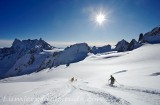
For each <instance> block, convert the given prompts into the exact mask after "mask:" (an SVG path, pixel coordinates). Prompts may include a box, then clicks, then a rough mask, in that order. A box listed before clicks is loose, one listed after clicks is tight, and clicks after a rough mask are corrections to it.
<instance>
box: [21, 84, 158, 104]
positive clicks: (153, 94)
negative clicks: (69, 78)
mask: <svg viewBox="0 0 160 105" xmlns="http://www.w3.org/2000/svg"><path fill="white" fill-rule="evenodd" d="M61 84H63V85H61V86H60V87H58V88H51V89H49V90H45V91H43V92H42V93H39V92H38V91H39V90H41V88H44V87H43V86H40V87H39V88H36V89H33V90H31V91H27V92H24V94H25V93H29V92H33V91H34V96H35V97H37V98H41V99H42V100H40V101H33V102H30V103H28V104H26V105H66V104H67V105H70V104H73V105H76V104H80V105H84V104H86V105H88V104H90V105H131V104H132V103H131V102H130V101H129V100H126V99H125V98H122V97H121V96H117V95H113V94H112V92H110V91H109V90H114V91H121V92H122V93H124V94H126V93H128V96H131V97H132V96H133V95H136V97H138V98H137V99H136V100H138V101H143V102H146V103H147V102H148V103H149V105H159V103H160V92H158V91H156V90H149V89H140V88H135V87H127V86H120V87H110V86H106V88H105V89H99V88H94V87H89V86H88V85H87V83H85V82H83V83H82V82H73V83H71V82H64V83H61ZM47 85H48V86H49V84H47ZM50 85H52V84H50ZM108 89H109V90H108ZM36 91H37V92H36ZM76 97H78V98H80V100H77V101H74V100H76V99H78V98H76ZM91 98H94V99H99V101H92V102H91V101H88V99H91ZM71 99H74V100H71ZM66 100H67V101H66ZM146 105H147V104H146Z"/></svg>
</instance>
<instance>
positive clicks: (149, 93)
mask: <svg viewBox="0 0 160 105" xmlns="http://www.w3.org/2000/svg"><path fill="white" fill-rule="evenodd" d="M107 89H111V90H114V91H121V92H123V93H124V94H126V93H127V94H128V96H130V97H132V96H136V97H138V98H137V100H138V101H142V102H144V103H146V105H159V103H160V92H159V91H158V90H152V89H142V88H138V87H129V86H120V87H117V86H115V87H110V86H107V88H106V89H105V90H107Z"/></svg>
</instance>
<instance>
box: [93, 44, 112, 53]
mask: <svg viewBox="0 0 160 105" xmlns="http://www.w3.org/2000/svg"><path fill="white" fill-rule="evenodd" d="M108 51H111V45H106V46H102V47H96V46H94V47H92V49H91V53H93V54H97V53H105V52H108Z"/></svg>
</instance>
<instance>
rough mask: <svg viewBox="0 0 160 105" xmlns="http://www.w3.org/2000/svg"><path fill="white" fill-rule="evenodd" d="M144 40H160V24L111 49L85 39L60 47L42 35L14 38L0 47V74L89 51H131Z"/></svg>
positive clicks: (80, 57)
mask: <svg viewBox="0 0 160 105" xmlns="http://www.w3.org/2000/svg"><path fill="white" fill-rule="evenodd" d="M145 43H149V44H156V43H160V26H158V27H156V28H154V29H153V30H151V31H150V32H147V33H145V34H144V35H143V34H142V33H141V34H140V35H139V39H138V41H136V40H135V39H132V40H131V42H130V43H129V42H127V41H126V40H124V39H123V40H121V41H119V42H118V43H117V44H116V47H115V48H114V49H111V46H110V45H106V46H102V47H96V46H94V47H90V46H88V44H87V43H78V44H74V45H71V46H70V47H67V48H65V49H60V48H56V47H53V46H51V45H50V44H48V43H47V42H45V41H44V40H42V39H41V38H40V39H39V40H37V39H34V40H31V39H28V40H22V41H21V40H19V39H15V40H14V42H13V44H12V46H11V47H10V48H1V49H0V78H1V79H2V78H6V77H11V76H18V75H24V74H29V73H32V72H38V71H40V70H43V69H45V68H52V67H57V66H59V65H66V66H69V65H70V64H71V63H76V62H79V61H81V60H83V59H85V58H86V57H87V55H88V53H93V54H97V53H105V52H109V51H117V52H124V51H131V50H134V49H136V48H138V47H140V46H142V45H143V44H145Z"/></svg>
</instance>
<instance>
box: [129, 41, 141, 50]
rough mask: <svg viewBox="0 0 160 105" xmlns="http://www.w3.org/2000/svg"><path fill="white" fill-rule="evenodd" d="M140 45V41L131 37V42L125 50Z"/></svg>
mask: <svg viewBox="0 0 160 105" xmlns="http://www.w3.org/2000/svg"><path fill="white" fill-rule="evenodd" d="M140 46H141V44H140V43H138V42H137V41H136V40H135V39H132V40H131V42H130V43H129V45H128V47H127V51H131V50H134V49H136V48H138V47H140Z"/></svg>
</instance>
